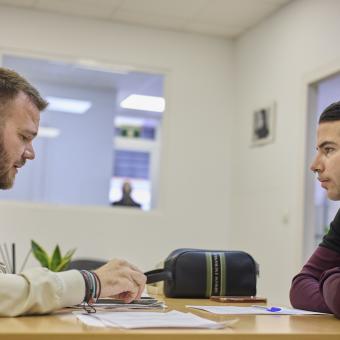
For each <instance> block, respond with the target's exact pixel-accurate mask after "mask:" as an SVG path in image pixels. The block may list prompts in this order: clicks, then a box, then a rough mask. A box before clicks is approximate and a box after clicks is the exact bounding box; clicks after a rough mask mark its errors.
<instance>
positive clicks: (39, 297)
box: [0, 68, 146, 316]
mask: <svg viewBox="0 0 340 340" xmlns="http://www.w3.org/2000/svg"><path fill="white" fill-rule="evenodd" d="M47 106H48V103H47V102H46V101H45V100H44V99H43V98H42V97H41V96H40V94H39V92H38V91H37V90H36V89H35V88H34V87H33V86H32V85H31V84H30V83H29V82H28V81H27V80H25V79H24V78H23V77H22V76H20V75H19V74H18V73H16V72H14V71H12V70H8V69H5V68H0V189H9V188H11V187H12V186H13V184H14V180H15V177H16V175H17V173H18V172H19V171H20V169H21V168H22V167H23V166H24V165H25V163H26V161H27V160H33V159H34V157H35V154H34V149H33V146H32V141H33V139H34V138H35V137H36V136H37V133H38V128H39V120H40V112H41V111H43V110H44V109H45V108H46V107H47ZM145 282H146V277H145V275H144V274H143V273H142V272H141V271H140V270H139V269H138V268H137V267H135V266H134V265H132V264H130V263H128V262H126V261H124V260H118V259H115V260H111V261H109V262H108V263H107V264H105V265H104V266H102V267H100V268H98V269H97V270H95V271H93V272H90V271H78V270H69V271H65V272H60V273H55V272H51V271H49V270H47V269H46V268H32V269H28V270H25V271H24V272H22V273H19V274H18V275H15V274H7V273H6V268H3V266H1V273H0V316H17V315H22V314H42V313H48V312H51V311H53V310H55V309H59V308H62V307H66V306H71V305H75V304H80V303H82V302H84V303H85V304H91V303H92V302H95V301H96V300H97V299H98V298H99V297H108V296H112V297H115V298H118V299H121V300H124V301H125V302H131V301H132V300H134V299H139V298H140V296H141V294H142V292H143V290H144V286H145Z"/></svg>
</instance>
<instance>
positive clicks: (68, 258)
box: [55, 248, 76, 272]
mask: <svg viewBox="0 0 340 340" xmlns="http://www.w3.org/2000/svg"><path fill="white" fill-rule="evenodd" d="M75 251H76V248H73V249H70V250H69V251H68V252H67V253H66V254H65V256H64V257H63V258H62V259H61V262H60V263H59V265H58V267H57V268H56V269H55V271H56V272H60V271H62V270H64V269H66V267H67V266H68V264H69V263H70V261H71V258H72V256H73V254H74V253H75Z"/></svg>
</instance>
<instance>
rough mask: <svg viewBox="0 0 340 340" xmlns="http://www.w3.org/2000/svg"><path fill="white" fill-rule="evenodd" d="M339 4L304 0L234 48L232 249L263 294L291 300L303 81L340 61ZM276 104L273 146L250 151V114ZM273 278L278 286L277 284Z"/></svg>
mask: <svg viewBox="0 0 340 340" xmlns="http://www.w3.org/2000/svg"><path fill="white" fill-rule="evenodd" d="M339 13H340V2H339V1H337V0H301V1H295V2H292V3H291V4H290V5H288V6H286V7H285V8H283V9H282V10H281V11H279V12H277V13H276V14H275V15H274V16H272V17H271V18H269V19H268V20H266V21H265V22H263V23H262V24H261V25H259V26H257V27H256V28H254V29H252V30H251V31H249V32H248V33H246V34H245V35H244V36H242V37H241V38H240V39H239V40H238V41H237V43H236V54H235V60H236V70H235V72H236V74H237V91H236V93H237V100H236V101H237V104H236V106H237V112H236V114H235V117H234V123H233V124H234V125H235V129H233V141H232V145H233V155H232V159H234V160H235V161H234V166H233V167H232V169H233V173H232V178H233V180H232V183H233V188H232V198H233V199H232V200H231V211H232V223H231V225H232V226H233V228H231V229H230V243H231V244H232V246H233V247H235V248H244V249H246V250H248V251H250V252H251V253H252V254H253V255H254V256H255V258H256V259H257V260H258V262H259V263H260V266H261V267H260V270H261V280H260V283H259V288H260V292H259V293H260V294H263V295H267V296H268V297H269V298H272V299H274V300H275V301H277V300H280V301H287V300H288V290H289V287H290V281H291V278H292V277H293V275H294V274H296V273H297V271H298V270H299V269H300V266H301V265H302V261H304V259H303V249H302V248H303V247H302V245H303V241H302V236H303V192H304V183H303V180H304V179H303V178H304V171H305V170H304V169H305V160H304V154H305V150H304V147H305V133H306V131H305V119H306V117H305V115H306V112H305V106H306V103H305V101H306V97H305V93H306V92H305V90H306V89H305V88H304V84H305V82H306V79H307V78H308V77H309V76H310V74H313V73H315V72H318V71H319V70H321V69H327V68H328V66H329V65H330V64H333V63H334V62H335V61H336V60H338V61H339V60H340V44H339V32H340V20H339V19H340V16H339ZM272 101H276V103H277V130H276V138H275V142H274V143H273V144H271V145H267V146H263V147H258V148H250V147H249V145H250V136H251V115H252V111H253V110H254V109H256V108H258V107H261V106H263V105H264V106H266V105H267V104H268V103H271V102H272ZM273 278H275V280H273Z"/></svg>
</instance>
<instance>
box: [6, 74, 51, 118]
mask: <svg viewBox="0 0 340 340" xmlns="http://www.w3.org/2000/svg"><path fill="white" fill-rule="evenodd" d="M20 92H23V93H25V94H26V95H27V96H28V97H29V99H30V100H31V101H32V103H33V104H34V105H35V106H36V107H37V109H38V110H39V111H43V110H44V109H46V107H47V105H48V102H47V101H46V100H45V99H44V98H42V97H41V95H40V93H39V91H38V90H37V89H36V88H34V87H33V86H32V85H31V84H30V83H29V82H28V81H27V80H26V79H25V78H23V77H22V76H21V75H19V74H18V73H17V72H15V71H13V70H9V69H7V68H4V67H0V116H3V113H2V112H1V109H2V107H3V106H4V105H6V104H8V102H10V101H11V100H13V99H14V98H15V97H16V96H17V95H18V94H19V93H20Z"/></svg>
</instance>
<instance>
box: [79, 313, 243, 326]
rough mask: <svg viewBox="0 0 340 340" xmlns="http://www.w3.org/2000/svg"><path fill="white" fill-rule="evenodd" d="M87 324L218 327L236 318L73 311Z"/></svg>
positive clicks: (231, 322) (227, 324)
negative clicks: (213, 319)
mask: <svg viewBox="0 0 340 340" xmlns="http://www.w3.org/2000/svg"><path fill="white" fill-rule="evenodd" d="M74 313H75V315H76V316H77V318H78V319H79V320H80V321H81V322H83V323H85V324H86V325H88V326H96V327H120V328H129V329H133V328H208V329H220V328H225V327H227V326H231V325H233V324H234V323H236V322H237V320H228V321H223V322H215V321H211V320H208V319H204V318H201V317H199V316H197V315H195V314H192V313H183V312H178V311H175V310H174V311H171V312H167V313H159V312H158V313H157V312H100V313H93V314H85V313H79V312H74Z"/></svg>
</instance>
